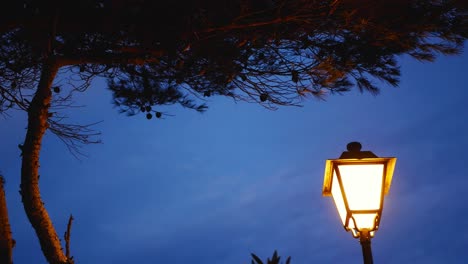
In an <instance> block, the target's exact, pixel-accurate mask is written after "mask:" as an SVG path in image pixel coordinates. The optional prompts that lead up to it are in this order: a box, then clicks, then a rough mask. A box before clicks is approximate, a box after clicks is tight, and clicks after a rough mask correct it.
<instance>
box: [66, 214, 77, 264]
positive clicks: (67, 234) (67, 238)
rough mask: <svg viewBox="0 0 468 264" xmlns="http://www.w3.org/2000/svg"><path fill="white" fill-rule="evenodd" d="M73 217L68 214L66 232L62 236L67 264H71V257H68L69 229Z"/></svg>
mask: <svg viewBox="0 0 468 264" xmlns="http://www.w3.org/2000/svg"><path fill="white" fill-rule="evenodd" d="M73 219H74V218H73V215H71V214H70V217H69V218H68V224H67V231H65V234H64V235H63V237H64V239H65V256H66V257H67V260H68V263H73V262H74V261H73V256H70V236H71V227H72V222H73Z"/></svg>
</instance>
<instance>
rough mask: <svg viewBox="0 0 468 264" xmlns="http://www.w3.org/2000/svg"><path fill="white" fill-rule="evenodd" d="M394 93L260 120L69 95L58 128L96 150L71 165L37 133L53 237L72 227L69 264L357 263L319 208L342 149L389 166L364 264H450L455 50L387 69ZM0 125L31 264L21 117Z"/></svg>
mask: <svg viewBox="0 0 468 264" xmlns="http://www.w3.org/2000/svg"><path fill="white" fill-rule="evenodd" d="M401 64H402V79H401V84H400V86H399V87H398V88H393V87H389V86H383V87H382V91H381V94H380V95H378V96H372V95H370V94H367V93H365V94H360V93H359V92H357V91H353V92H349V93H346V94H344V95H329V96H327V97H326V101H320V100H316V99H314V98H312V99H310V100H308V101H305V102H304V107H283V108H280V109H279V110H277V111H270V110H266V109H264V108H262V107H261V106H259V105H255V104H248V103H242V102H241V103H235V102H233V101H232V100H230V99H227V98H210V99H209V102H208V104H209V107H210V108H209V109H208V111H207V112H206V113H203V114H199V113H196V112H194V111H190V110H186V109H182V108H181V107H179V106H173V107H167V108H163V109H162V110H163V111H164V112H168V113H170V114H173V115H174V116H169V117H166V118H165V119H163V120H159V119H152V120H146V118H145V117H144V115H137V116H134V117H126V116H125V115H122V114H118V111H117V109H114V108H113V106H112V104H111V93H110V92H109V91H108V90H107V89H106V86H105V83H104V82H103V81H101V80H98V81H96V82H95V83H94V85H93V86H92V87H91V89H90V90H89V91H88V92H86V93H83V94H80V95H79V96H77V97H76V101H77V103H78V104H82V105H86V106H85V107H83V108H79V109H73V110H71V111H70V121H73V122H77V123H79V122H81V123H92V122H96V121H101V120H102V121H103V122H102V123H100V124H99V125H97V126H96V129H98V130H100V131H101V132H102V140H103V144H99V145H89V146H86V147H85V148H84V151H85V152H86V153H87V154H88V155H89V157H88V158H83V159H82V160H77V159H75V158H74V157H73V156H72V155H71V154H69V153H68V151H67V149H66V147H65V146H64V145H63V144H62V143H61V142H60V140H58V138H57V137H55V136H54V135H52V134H50V133H47V135H46V137H45V140H44V144H43V150H42V157H41V172H40V174H41V178H40V179H41V191H42V197H43V199H44V200H45V204H46V207H47V209H48V211H49V213H50V215H51V218H52V221H53V223H54V225H55V227H56V229H57V231H58V233H59V235H60V237H62V238H63V233H64V232H65V229H66V224H67V219H68V216H69V214H70V213H72V214H73V216H74V217H75V221H74V223H73V228H72V236H71V250H72V254H73V255H74V257H75V260H76V263H101V264H107V263H112V264H124V263H172V264H182V263H196V264H205V263H215V264H239V263H250V253H251V252H254V253H256V254H257V255H258V256H260V257H261V258H262V259H266V258H267V257H269V256H271V254H272V253H273V251H274V250H275V249H277V250H278V252H279V254H280V255H281V256H283V258H285V257H286V256H291V257H292V261H291V262H292V264H313V263H351V264H353V263H362V256H361V248H360V245H359V242H358V240H356V239H354V238H352V236H351V234H350V233H346V232H345V231H344V229H343V227H342V226H341V222H340V220H339V217H338V214H337V212H336V209H335V207H334V204H333V201H332V199H331V198H329V197H322V194H321V190H322V184H323V171H324V165H325V160H326V159H328V158H337V157H339V156H340V154H341V152H342V151H344V150H345V148H346V144H347V143H348V142H350V141H360V142H361V143H362V145H363V150H371V151H373V152H374V153H375V154H376V155H379V156H394V157H397V164H396V168H395V174H394V176H393V184H392V187H391V189H390V193H389V195H388V196H387V197H386V200H385V208H384V213H383V218H382V221H381V225H380V230H379V231H378V232H377V233H376V236H375V238H374V239H373V240H372V246H373V254H374V261H375V262H376V263H380V264H386V263H388V264H390V263H412V264H431V263H466V259H468V251H467V245H468V226H467V225H466V224H465V223H466V222H467V220H466V219H465V218H466V217H468V210H467V209H468V206H467V202H468V198H467V196H466V194H467V192H466V186H467V185H468V177H467V170H468V165H467V164H468V163H467V161H466V160H467V159H468V150H467V149H468V137H467V135H468V122H467V117H468V85H467V81H466V75H467V74H468V54H467V52H465V53H464V54H463V55H461V56H456V57H441V58H439V59H438V60H437V61H436V62H435V63H420V62H417V61H414V60H412V59H409V58H407V57H403V58H401ZM10 114H11V117H10V118H2V120H1V121H0V122H1V125H0V146H1V147H0V171H1V172H2V173H3V175H4V176H5V178H6V181H7V182H6V192H7V202H8V209H9V214H10V215H9V216H10V222H11V225H12V229H13V236H14V239H15V240H16V247H15V249H14V259H15V264H23V263H24V264H25V263H38V264H41V263H45V259H44V257H43V256H42V254H41V252H40V247H39V243H38V240H37V238H36V237H35V233H34V230H33V229H32V227H31V225H30V223H29V222H28V220H27V218H26V215H25V213H24V210H23V207H22V204H21V199H20V195H19V193H18V190H19V180H20V157H19V154H20V151H19V149H18V147H17V145H18V144H19V143H22V141H23V139H24V133H25V129H24V128H25V126H26V116H25V114H24V113H19V112H17V113H10Z"/></svg>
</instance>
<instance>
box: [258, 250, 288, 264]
mask: <svg viewBox="0 0 468 264" xmlns="http://www.w3.org/2000/svg"><path fill="white" fill-rule="evenodd" d="M250 255H251V256H252V261H251V263H252V264H263V263H264V262H263V261H262V260H261V259H260V258H259V257H258V256H257V255H255V254H253V253H251V254H250ZM280 260H281V257H280V256H278V252H276V250H275V252H273V256H272V257H271V259H269V258H268V259H267V262H266V263H265V264H283V263H282V262H280ZM290 263H291V257H288V258H287V259H286V262H284V264H290Z"/></svg>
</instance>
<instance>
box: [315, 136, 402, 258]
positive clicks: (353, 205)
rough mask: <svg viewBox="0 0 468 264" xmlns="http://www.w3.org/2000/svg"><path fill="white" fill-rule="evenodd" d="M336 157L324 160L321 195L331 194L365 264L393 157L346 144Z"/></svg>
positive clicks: (393, 165) (356, 144)
mask: <svg viewBox="0 0 468 264" xmlns="http://www.w3.org/2000/svg"><path fill="white" fill-rule="evenodd" d="M347 149H348V151H345V152H343V153H342V154H341V156H340V158H339V159H330V160H327V161H326V163H325V176H324V181H323V191H322V193H323V196H332V197H333V200H334V201H335V205H336V209H337V210H338V213H339V215H340V218H341V222H342V223H343V226H344V228H345V230H346V231H351V233H352V235H353V237H355V238H359V241H360V243H361V246H362V254H363V257H364V263H365V264H372V263H373V260H372V251H371V241H370V240H371V237H373V236H374V233H375V231H376V230H377V229H378V228H379V224H380V219H381V216H382V210H383V204H384V195H386V194H387V193H388V191H389V189H390V184H391V182H392V176H393V170H394V168H395V163H396V158H392V157H390V158H379V157H377V156H376V155H375V154H374V153H372V152H370V151H361V144H360V143H359V142H351V143H349V144H348V145H347Z"/></svg>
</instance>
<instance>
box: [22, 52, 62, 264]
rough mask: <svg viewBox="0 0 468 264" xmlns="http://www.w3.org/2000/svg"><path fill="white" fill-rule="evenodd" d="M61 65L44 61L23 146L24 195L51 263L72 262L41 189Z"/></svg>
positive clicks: (25, 207) (27, 208) (28, 213)
mask: <svg viewBox="0 0 468 264" xmlns="http://www.w3.org/2000/svg"><path fill="white" fill-rule="evenodd" d="M59 68H60V65H59V64H58V62H57V60H56V58H54V57H53V56H52V57H49V58H48V59H47V61H46V62H45V63H44V67H43V69H42V74H41V78H40V81H39V84H38V87H37V91H36V93H35V95H34V98H33V100H32V101H31V104H30V106H29V109H28V127H27V132H26V137H25V139H24V143H23V146H22V151H23V159H22V165H21V186H20V189H21V196H22V202H23V206H24V210H25V211H26V214H27V216H28V219H29V221H30V222H31V224H32V226H33V228H34V230H35V231H36V234H37V237H38V238H39V243H40V245H41V249H42V252H43V254H44V256H45V257H46V259H47V261H48V262H49V263H51V264H63V263H70V261H69V259H68V258H67V257H66V255H65V254H64V252H63V249H62V246H61V243H60V239H59V237H58V236H57V232H56V231H55V229H54V226H53V224H52V221H51V220H50V217H49V214H48V213H47V210H46V209H45V207H44V203H43V202H42V199H41V195H40V191H39V154H40V151H41V144H42V137H43V136H44V133H45V132H46V130H47V128H48V122H47V119H48V117H49V111H48V110H49V108H50V102H51V97H52V92H51V86H52V82H53V80H54V78H55V76H56V75H57V72H58V69H59Z"/></svg>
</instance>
